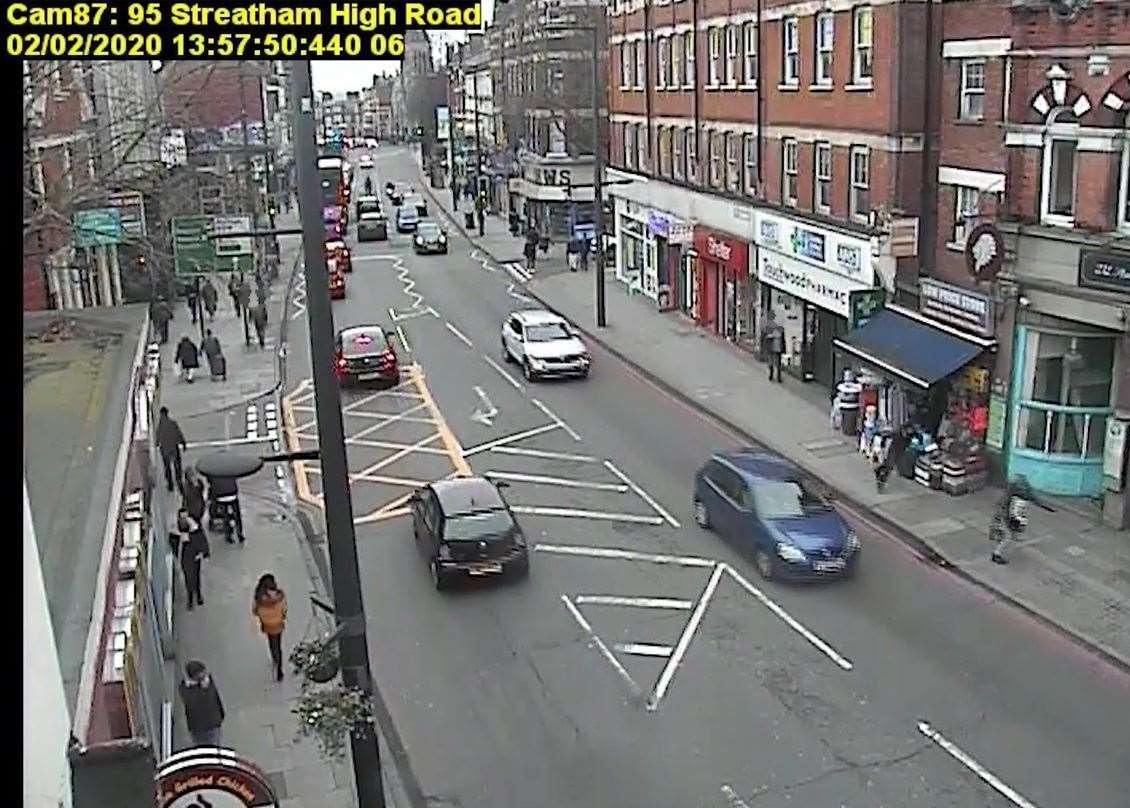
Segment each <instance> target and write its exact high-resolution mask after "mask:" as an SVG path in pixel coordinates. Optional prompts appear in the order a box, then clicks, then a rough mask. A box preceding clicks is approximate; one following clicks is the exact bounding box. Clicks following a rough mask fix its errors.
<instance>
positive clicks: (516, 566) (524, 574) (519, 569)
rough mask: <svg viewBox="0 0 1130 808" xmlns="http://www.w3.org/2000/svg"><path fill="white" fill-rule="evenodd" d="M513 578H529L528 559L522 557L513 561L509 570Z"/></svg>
mask: <svg viewBox="0 0 1130 808" xmlns="http://www.w3.org/2000/svg"><path fill="white" fill-rule="evenodd" d="M509 572H510V574H511V575H512V576H513V577H514V578H529V577H530V559H528V558H524V559H522V560H521V561H515V562H514V563H513V564H512V565H511V566H510V570H509Z"/></svg>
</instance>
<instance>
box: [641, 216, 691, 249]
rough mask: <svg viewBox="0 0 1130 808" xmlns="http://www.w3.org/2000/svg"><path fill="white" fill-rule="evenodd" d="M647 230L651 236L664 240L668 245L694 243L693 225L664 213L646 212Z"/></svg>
mask: <svg viewBox="0 0 1130 808" xmlns="http://www.w3.org/2000/svg"><path fill="white" fill-rule="evenodd" d="M647 229H648V230H650V231H651V233H652V235H655V236H660V237H661V238H664V239H666V240H667V243H668V244H690V243H691V242H693V241H694V225H692V224H690V223H689V222H684V221H683V220H682V219H677V218H675V217H674V216H671V215H670V214H669V213H666V212H664V211H660V210H652V209H649V210H648V211H647Z"/></svg>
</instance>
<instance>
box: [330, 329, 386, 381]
mask: <svg viewBox="0 0 1130 808" xmlns="http://www.w3.org/2000/svg"><path fill="white" fill-rule="evenodd" d="M334 374H335V375H336V376H337V379H338V382H339V383H340V384H342V385H343V386H344V385H349V384H356V383H360V382H385V383H389V384H393V385H395V384H399V382H400V363H399V360H398V359H397V356H396V349H395V348H394V347H393V344H392V337H391V335H390V334H389V333H388V332H387V331H385V330H384V328H382V327H381V326H379V325H355V326H350V327H348V328H343V329H342V330H341V331H339V332H338V333H337V338H336V339H335V341H334Z"/></svg>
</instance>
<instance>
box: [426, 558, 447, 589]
mask: <svg viewBox="0 0 1130 808" xmlns="http://www.w3.org/2000/svg"><path fill="white" fill-rule="evenodd" d="M428 571H429V572H430V573H431V576H432V585H433V586H434V587H435V588H436V591H437V592H442V591H443V590H444V589H447V575H445V574H444V572H443V570H441V569H440V568H439V564H437V563H436V562H435V560H434V559H433V560H432V562H431V564H430V565H429V567H428Z"/></svg>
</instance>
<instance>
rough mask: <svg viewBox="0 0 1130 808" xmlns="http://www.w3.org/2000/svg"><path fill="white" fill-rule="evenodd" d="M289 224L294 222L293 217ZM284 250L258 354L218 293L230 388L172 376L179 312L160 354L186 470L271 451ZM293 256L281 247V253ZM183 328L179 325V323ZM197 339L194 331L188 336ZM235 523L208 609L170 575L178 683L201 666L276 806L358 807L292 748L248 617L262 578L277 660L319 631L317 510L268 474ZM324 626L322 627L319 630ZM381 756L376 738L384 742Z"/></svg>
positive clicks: (227, 739) (288, 689) (289, 263)
mask: <svg viewBox="0 0 1130 808" xmlns="http://www.w3.org/2000/svg"><path fill="white" fill-rule="evenodd" d="M278 219H279V224H280V226H288V225H289V224H290V223H291V222H289V221H288V219H287V217H278ZM291 220H293V217H291ZM287 241H290V242H292V243H290V244H287V243H286V242H284V243H283V245H282V252H283V263H282V264H281V265H280V277H279V278H278V279H277V280H276V281H275V282H274V284H273V285H272V287H271V290H270V297H269V303H268V307H269V316H270V322H269V325H268V332H269V335H270V341H269V342H268V343H267V347H266V349H260V348H259V346H258V342H257V341H256V340H255V339H254V335H253V339H252V342H253V346H252V347H246V346H245V345H244V339H243V325H242V322H241V321H240V320H237V319H236V318H235V316H234V312H233V311H232V308H231V300H230V298H229V297H228V296H227V294H226V289H224V290H221V291H222V294H221V298H220V310H219V311H218V312H217V314H216V320H215V322H214V323H210V324H209V327H210V328H211V329H212V331H213V332H214V333H215V334H216V335H217V336H218V337H219V339H220V341H221V344H222V345H223V346H224V352H225V354H226V355H227V356H228V380H227V381H226V382H222V381H217V382H213V381H211V380H210V379H209V378H208V376H207V374H206V373H204V374H202V375H199V376H198V377H197V379H196V381H194V382H193V383H192V384H187V383H185V382H182V381H180V380H179V379H177V378H176V375H175V368H174V367H173V363H172V351H173V343H174V342H175V341H176V340H178V339H179V338H180V336H181V335H182V334H183V333H185V332H186V329H187V327H188V325H191V318H190V317H189V316H188V313H187V311H186V309H185V307H184V305H183V304H182V305H181V307H180V310H179V311H178V312H177V318H176V320H175V321H174V324H173V325H174V327H173V328H172V329H171V330H170V341H169V345H167V346H165V351H164V356H163V362H162V375H163V378H162V380H161V387H160V389H161V404H162V405H164V406H167V407H168V408H169V410H170V413H171V414H172V416H173V417H174V418H177V420H178V421H179V422H180V424H181V428H182V429H183V430H184V432H185V437H186V439H187V441H188V444H189V450H188V453H187V456H186V458H185V465H186V466H187V465H190V464H191V463H192V462H194V461H195V460H198V459H199V458H200V457H203V456H204V455H206V454H208V453H209V452H213V451H217V450H219V449H221V448H223V447H224V446H225V445H227V446H233V445H234V446H237V447H238V446H241V445H243V446H246V447H247V448H248V449H249V450H252V451H253V450H254V449H256V448H258V449H261V450H262V451H263V452H264V453H270V452H272V451H273V450H275V449H279V448H280V445H279V444H278V443H277V442H276V441H277V433H278V426H279V419H278V417H277V412H278V410H277V403H278V391H276V390H275V389H274V387H275V385H276V383H277V381H278V375H277V374H278V371H279V363H278V359H279V354H278V348H279V347H280V337H281V335H282V334H281V332H280V328H281V327H282V326H283V324H284V323H285V322H286V320H284V318H283V316H282V315H283V304H284V297H285V293H286V290H287V281H288V279H289V274H290V269H291V268H292V267H293V260H294V256H295V255H296V251H297V249H298V247H299V245H298V243H297V240H296V239H288V240H287ZM288 248H289V249H288ZM186 324H187V325H186ZM194 336H195V338H196V339H197V340H198V339H199V333H198V332H195V333H194ZM240 495H241V503H242V512H243V520H244V526H245V533H246V535H247V542H246V544H244V545H242V546H241V545H238V544H235V545H229V544H227V543H225V542H224V540H223V538H222V536H220V535H218V534H215V533H209V544H210V546H211V551H212V555H211V558H210V559H209V560H207V561H205V562H204V571H203V593H204V602H205V605H204V606H202V607H201V606H198V607H196V609H194V610H193V611H191V612H189V611H187V610H186V608H185V602H186V597H185V590H184V579H183V576H182V573H181V571H180V568H179V565H177V566H176V568H175V571H174V596H173V604H174V605H173V611H174V632H175V636H176V647H177V660H176V666H177V671H178V677H177V680H178V681H179V678H180V676H181V675H183V666H184V663H185V662H186V661H187V660H189V659H193V658H196V659H200V660H202V661H204V663H205V664H206V665H207V666H208V668H209V669H210V671H211V672H212V673H213V674H214V675H215V677H216V681H217V683H218V685H219V688H220V693H221V695H222V697H223V699H224V706H225V709H226V712H227V717H226V720H225V722H224V726H223V741H224V745H225V746H227V747H230V748H232V749H235V750H237V751H238V752H240V753H242V754H244V755H246V756H247V757H249V758H250V759H252V760H253V761H255V762H256V763H258V764H259V765H260V766H261V767H262V768H263V770H264V771H265V772H267V774H268V776H269V777H270V779H271V781H272V782H273V784H274V786H275V790H276V794H277V796H278V797H279V799H280V806H282V808H346V807H347V806H355V805H356V804H357V799H356V795H355V787H354V784H353V771H352V766H351V764H350V762H349V758H348V755H347V756H346V758H345V759H344V761H343V762H340V763H333V764H330V763H327V762H326V761H325V760H324V759H323V758H322V757H321V755H320V754H319V752H318V750H317V747H316V746H315V745H314V744H313V743H312V742H311V741H307V740H301V741H300V740H298V739H297V737H296V735H297V729H298V724H297V720H296V719H295V717H294V716H293V715H292V714H291V707H292V704H293V701H294V699H295V698H296V696H297V692H298V687H297V681H296V680H295V678H294V677H293V676H292V675H291V668H290V665H289V661H288V662H287V664H286V666H285V672H286V678H285V679H284V681H283V682H281V683H277V682H275V681H274V677H273V675H272V673H273V672H272V668H271V663H270V656H269V653H268V649H267V645H266V641H265V638H264V637H263V636H262V634H260V632H259V630H258V627H257V625H256V623H255V621H254V618H253V617H252V615H251V596H252V591H253V590H254V587H255V582H256V581H257V580H258V578H259V576H260V575H262V574H263V573H265V572H271V573H273V574H274V575H275V576H276V578H277V579H278V581H279V583H280V585H281V586H282V587H283V588H284V589H285V590H286V592H287V596H288V597H287V599H288V604H289V612H290V615H289V619H288V623H287V632H286V634H285V636H284V639H283V653H284V654H285V655H289V652H290V649H291V648H293V646H294V644H295V643H297V642H300V641H301V640H303V639H308V638H309V637H310V636H313V633H312V632H315V631H317V630H318V625H317V624H314V623H313V622H312V618H313V615H312V607H311V604H310V599H309V596H310V595H311V594H313V593H317V594H318V595H319V597H320V599H322V600H323V601H327V602H332V597H331V596H330V595H329V594H327V592H326V589H327V587H326V584H325V583H324V581H325V577H324V576H323V575H322V574H320V573H319V563H321V564H322V565H323V566H324V560H323V559H322V558H318V559H317V560H315V553H317V554H318V555H319V556H320V555H321V554H322V553H323V550H322V547H321V546H317V547H315V546H314V545H313V544H312V541H316V539H317V537H310V536H308V535H307V532H306V530H304V524H305V525H307V526H308V525H311V524H312V525H313V530H314V531H324V526H323V521H322V515H321V513H320V512H318V513H314V514H312V515H309V514H307V515H309V516H310V518H309V519H307V520H305V522H304V520H303V519H300V518H299V516H298V509H297V506H296V503H295V499H294V496H293V493H292V491H291V488H290V483H289V480H288V479H287V478H286V477H285V476H284V477H281V478H280V477H279V476H277V475H276V473H275V472H274V469H273V468H272V467H268V468H266V469H264V470H263V471H262V472H260V473H259V474H258V475H256V476H254V477H252V478H249V479H246V480H244V481H242V482H241V484H240ZM155 496H156V497H159V498H160V499H161V505H163V508H164V512H165V513H167V514H169V515H170V519H171V518H172V516H173V515H174V514H175V513H176V509H177V508H178V507H179V504H180V498H179V496H177V495H176V494H168V493H167V492H166V491H165V488H164V485H163V480H162V481H160V482H159V484H158V485H157V489H156V493H155ZM322 626H323V627H324V624H322ZM173 716H174V750H177V749H181V748H184V747H185V746H187V744H188V733H187V730H186V728H185V726H184V706H183V704H182V703H181V701H180V699H179V695H178V696H176V697H175V700H174V707H173ZM382 747H383V740H382ZM392 760H393V756H392V755H391V754H390V753H389V752H388V750H387V748H382V762H383V764H384V770H385V783H386V793H387V795H388V805H390V806H394V807H395V808H401V807H402V806H403V807H405V808H406V806H407V805H408V804H409V803H408V799H407V798H406V797H405V796H404V791H403V788H402V786H401V785H400V781H399V778H398V776H397V774H396V771H395V767H394V766H393V765H392Z"/></svg>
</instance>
